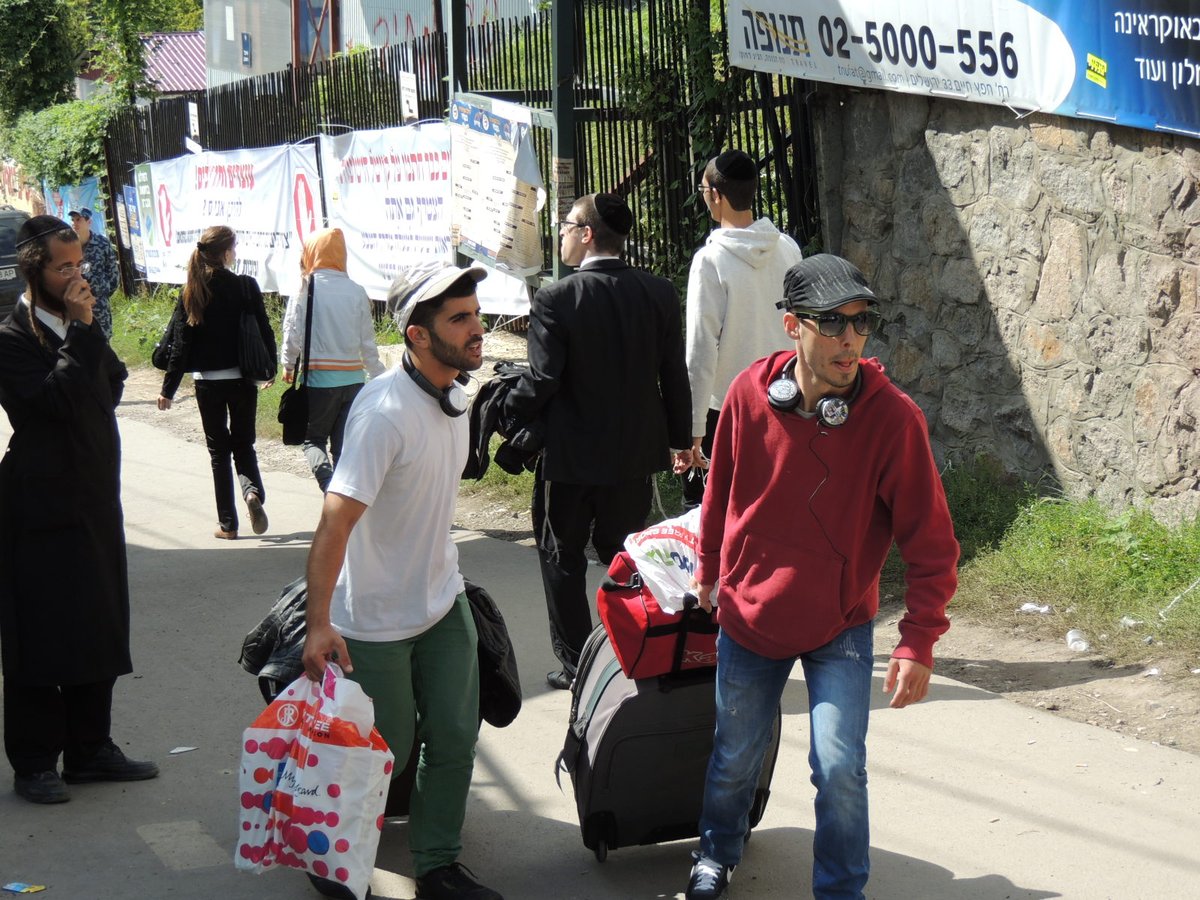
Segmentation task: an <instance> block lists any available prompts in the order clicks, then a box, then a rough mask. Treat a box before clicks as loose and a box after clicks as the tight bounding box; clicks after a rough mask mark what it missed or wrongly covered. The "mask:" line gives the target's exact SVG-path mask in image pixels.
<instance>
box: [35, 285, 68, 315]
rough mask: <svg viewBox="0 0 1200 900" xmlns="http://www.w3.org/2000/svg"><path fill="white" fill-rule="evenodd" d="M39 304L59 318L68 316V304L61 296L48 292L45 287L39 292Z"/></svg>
mask: <svg viewBox="0 0 1200 900" xmlns="http://www.w3.org/2000/svg"><path fill="white" fill-rule="evenodd" d="M37 305H38V306H40V307H41V308H42V309H44V310H47V311H48V312H52V313H54V314H55V315H56V316H58V317H59V318H63V319H65V318H66V316H67V304H66V303H65V302H64V301H63V300H62V299H61V298H59V297H55V296H53V295H51V294H50V293H49V292H47V291H46V289H45V287H43V288H42V289H41V290H40V291H38V292H37Z"/></svg>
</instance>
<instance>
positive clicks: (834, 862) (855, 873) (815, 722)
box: [700, 622, 875, 900]
mask: <svg viewBox="0 0 1200 900" xmlns="http://www.w3.org/2000/svg"><path fill="white" fill-rule="evenodd" d="M874 629H875V626H874V622H866V623H865V624H863V625H858V626H855V627H854V628H848V629H847V630H846V631H843V632H842V633H841V634H840V635H838V636H837V637H836V638H834V639H833V640H832V641H830V642H829V643H828V644H826V645H825V646H823V647H818V648H817V649H816V650H813V651H811V652H809V653H802V654H800V656H799V660H800V664H801V666H803V668H804V680H805V683H806V685H807V687H808V708H809V720H810V727H811V731H812V734H811V741H810V750H809V754H808V761H809V765H810V766H811V768H812V779H811V780H812V783H813V786H814V787H815V788H816V789H817V795H816V801H815V805H816V830H815V832H814V834H813V876H812V889H813V896H814V897H816V898H818V900H834V898H838V900H842V898H846V900H862V897H863V888H864V887H865V886H866V883H867V875H868V874H869V872H870V861H869V859H868V851H869V848H870V843H871V840H870V831H869V825H868V821H867V717H868V713H869V712H870V708H871V672H872V668H873V665H874V658H873V653H874V647H873V639H874ZM795 661H796V658H795V657H792V658H789V659H769V658H767V657H765V656H759V655H758V654H757V653H754V652H752V651H750V650H747V649H746V648H745V647H743V646H741V645H740V644H738V643H736V642H735V641H734V640H733V639H732V638H731V637H729V636H728V635H727V634H726V633H725V632H724V631H722V632H721V634H720V636H719V637H718V638H717V730H716V734H715V736H714V739H713V752H712V756H711V757H710V758H709V762H708V776H707V779H706V781H705V785H704V809H703V812H702V813H701V815H700V851H701V852H702V853H703V854H704V855H705V856H707V857H708V858H710V859H713V860H716V861H717V862H719V863H722V864H723V865H727V866H733V865H737V864H738V863H739V862H740V861H741V858H742V845H743V843H745V838H746V833H747V831H748V830H749V826H750V823H749V814H750V807H751V805H752V804H753V802H754V791H755V787H756V786H757V783H758V776H759V773H760V771H761V770H762V764H763V758H764V756H765V755H766V751H767V748H768V747H769V745H770V742H771V729H772V726H773V724H774V720H775V709H776V707H778V705H779V701H780V698H781V697H782V696H783V689H784V687H785V686H786V684H787V680H788V675H789V674H790V673H791V671H792V665H793V664H794V663H795Z"/></svg>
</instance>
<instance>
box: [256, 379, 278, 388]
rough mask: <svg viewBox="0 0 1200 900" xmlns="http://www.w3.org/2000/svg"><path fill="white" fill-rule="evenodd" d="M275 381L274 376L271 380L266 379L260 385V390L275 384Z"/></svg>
mask: <svg viewBox="0 0 1200 900" xmlns="http://www.w3.org/2000/svg"><path fill="white" fill-rule="evenodd" d="M274 383H275V379H274V378H272V379H271V380H270V381H264V382H263V383H262V384H260V385H259V386H258V389H259V390H260V391H265V390H266V389H267V388H269V387H270V386H271V385H273V384H274Z"/></svg>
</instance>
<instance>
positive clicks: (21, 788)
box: [13, 771, 71, 803]
mask: <svg viewBox="0 0 1200 900" xmlns="http://www.w3.org/2000/svg"><path fill="white" fill-rule="evenodd" d="M13 790H14V791H16V792H17V796H18V797H24V798H25V799H26V800H28V801H29V802H30V803H66V802H67V801H68V800H70V799H71V793H70V791H68V790H67V786H66V785H65V784H63V780H62V779H61V778H59V777H58V773H57V772H53V771H47V772H35V773H34V774H32V775H14V776H13Z"/></svg>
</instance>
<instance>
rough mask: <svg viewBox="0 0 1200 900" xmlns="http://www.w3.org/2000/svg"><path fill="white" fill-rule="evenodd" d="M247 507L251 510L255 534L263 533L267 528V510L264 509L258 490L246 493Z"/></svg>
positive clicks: (252, 526)
mask: <svg viewBox="0 0 1200 900" xmlns="http://www.w3.org/2000/svg"><path fill="white" fill-rule="evenodd" d="M246 508H247V509H248V510H250V527H251V528H252V529H254V533H255V534H262V533H263V532H264V531H266V530H267V511H266V510H265V509H263V505H262V500H260V499H259V498H258V492H257V491H251V492H250V493H248V494H247V495H246Z"/></svg>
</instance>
